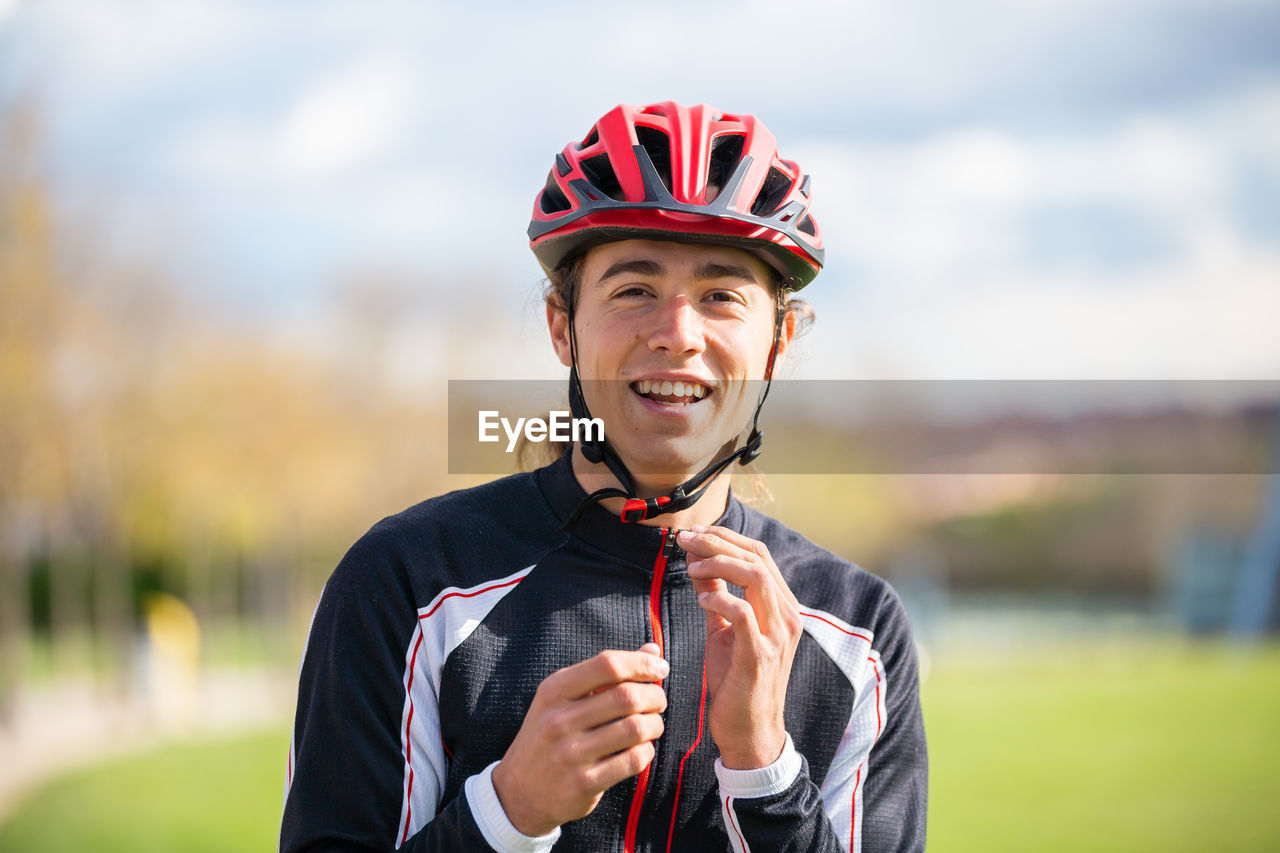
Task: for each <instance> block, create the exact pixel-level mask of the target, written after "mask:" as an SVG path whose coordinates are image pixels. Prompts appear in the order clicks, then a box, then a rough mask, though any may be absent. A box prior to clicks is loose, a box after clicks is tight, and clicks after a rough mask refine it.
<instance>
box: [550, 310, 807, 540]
mask: <svg viewBox="0 0 1280 853" xmlns="http://www.w3.org/2000/svg"><path fill="white" fill-rule="evenodd" d="M568 296H569V304H568V306H567V313H568V320H569V355H570V359H571V361H572V364H571V366H570V368H569V409H570V412H571V413H572V416H573V417H574V418H587V419H590V417H591V411H590V410H589V409H588V408H587V400H586V396H585V395H584V394H583V391H582V380H581V378H580V377H579V375H578V339H577V335H576V333H575V332H574V303H575V302H576V301H577V300H576V297H577V294H576V293H573V292H570V293H569V295H568ZM785 316H786V307H785V306H784V305H782V304H781V303H780V304H779V305H778V312H777V315H776V317H775V318H774V324H773V345H772V346H771V347H770V348H769V359H768V361H767V362H766V363H765V380H764V388H763V389H762V391H761V393H760V399H759V400H758V401H757V402H756V411H755V414H754V415H753V416H752V419H751V433H750V435H749V436H748V437H747V442H746V444H744V445H743V446H742V447H739V448H738V449H736V450H734V451H733V452H731V453H729V454H727V455H725V456H724V458H722V459H718V460H716V461H715V462H712V463H711V464H710V465H708V466H707V467H705V468H703V469H702V470H701V471H699V472H698V473H697V474H695V475H693V476H692V477H690V478H689V479H688V480H685V481H684V482H683V483H681V484H680V485H678V486H676V487H675V488H674V489H672V490H671V491H670V492H668V493H667V494H665V495H662V496H660V497H656V498H640V497H637V496H636V487H635V481H634V479H633V478H632V476H631V472H630V471H628V470H627V466H626V464H624V463H623V461H622V459H621V457H619V456H618V454H617V453H616V452H615V451H614V449H613V448H612V447H610V446H609V442H608V440H607V439H605V438H604V437H603V436H602V437H600V438H598V439H597V438H594V437H593V438H590V439H586V438H584V439H580V440H579V442H578V446H579V448H580V449H581V451H582V456H583V458H584V459H586V460H587V461H588V462H592V463H599V462H603V463H604V464H605V466H606V467H608V469H609V471H610V472H612V473H613V475H614V476H615V477H617V479H618V482H619V483H620V484H621V485H622V488H621V489H619V488H615V487H612V486H610V487H606V488H603V489H597V490H596V491H594V492H592V493H591V494H589V495H587V496H586V497H585V498H583V500H582V503H580V504H578V506H577V508H576V509H574V511H573V512H572V513H571V514H570V515H569V518H568V519H567V520H566V521H565V523H564V525H563V528H562V529H563V530H566V531H569V530H572V529H573V528H574V527H575V526H576V525H577V523H578V520H579V519H580V518H581V517H582V514H583V513H584V512H585V511H586V509H587V507H589V506H591V505H592V504H594V503H599V502H600V501H603V500H607V499H609V498H624V499H625V500H626V502H625V503H624V504H623V509H622V514H621V516H620V518H621V520H622V521H623V522H637V521H643V520H644V519H647V518H654V517H656V516H659V515H665V514H667V513H672V512H680V511H681V510H685V509H688V508H689V507H691V506H693V505H694V504H695V503H697V502H698V499H699V498H701V497H702V496H703V495H704V494H705V493H706V491H707V489H709V488H710V487H711V484H712V482H713V481H714V480H715V478H716V477H717V476H718V475H719V474H720V473H722V472H723V471H724V469H725V468H727V467H729V466H730V465H732V464H733V463H734V461H737V462H738V464H739V465H750V464H751V463H752V462H753V461H754V460H755V459H756V458H757V457H758V456H759V455H760V451H761V444H762V443H763V442H764V433H763V432H762V431H761V429H760V411H761V409H763V408H764V401H765V400H766V399H767V398H768V397H769V388H770V387H771V386H772V384H773V365H774V360H775V359H776V358H777V354H778V343H779V341H780V340H781V337H782V323H783V320H784V319H785ZM589 433H590V430H588V434H589Z"/></svg>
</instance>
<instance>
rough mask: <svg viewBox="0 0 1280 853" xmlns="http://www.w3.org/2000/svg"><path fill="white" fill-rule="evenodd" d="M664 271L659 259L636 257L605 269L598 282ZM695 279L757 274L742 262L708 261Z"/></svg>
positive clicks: (746, 277) (749, 277)
mask: <svg viewBox="0 0 1280 853" xmlns="http://www.w3.org/2000/svg"><path fill="white" fill-rule="evenodd" d="M663 272H664V270H663V267H662V264H660V263H658V262H657V261H651V260H645V259H636V260H630V261H618V262H617V263H616V264H613V265H612V266H610V267H609V268H608V269H607V270H605V273H604V275H602V276H601V277H600V279H599V280H598V281H597V282H596V284H597V285H600V284H604V283H605V282H606V281H608V280H609V279H611V278H613V277H615V276H621V275H644V276H660V275H662V274H663ZM693 278H694V280H695V281H710V280H714V279H718V278H737V279H742V280H743V281H750V282H755V281H757V279H756V276H755V274H754V273H753V272H751V270H750V269H749V268H747V267H745V266H742V265H741V264H719V263H706V264H703V265H702V266H700V267H698V268H697V269H696V270H694V271H693Z"/></svg>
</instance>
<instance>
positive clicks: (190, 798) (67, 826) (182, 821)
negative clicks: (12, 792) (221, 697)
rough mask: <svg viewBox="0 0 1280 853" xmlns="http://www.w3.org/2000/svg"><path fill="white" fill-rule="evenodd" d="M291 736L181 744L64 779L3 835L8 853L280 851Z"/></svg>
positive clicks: (0, 830) (0, 847) (0, 842)
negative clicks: (285, 775) (287, 758)
mask: <svg viewBox="0 0 1280 853" xmlns="http://www.w3.org/2000/svg"><path fill="white" fill-rule="evenodd" d="M288 748H289V735H288V733H287V732H284V731H271V732H265V733H257V734H253V735H247V736H245V735H242V736H240V737H237V738H234V739H230V740H202V741H197V742H191V743H175V744H171V745H167V746H162V747H160V748H157V749H155V750H154V751H150V752H147V753H145V754H142V755H138V756H134V757H131V758H128V759H122V760H117V761H112V762H109V763H106V764H102V765H97V766H93V767H89V768H85V769H83V770H79V771H76V772H74V773H71V774H68V775H66V776H63V777H61V778H59V779H57V780H55V781H53V782H51V783H50V784H49V785H47V786H46V787H44V788H43V789H41V790H40V791H38V792H36V794H35V795H34V796H32V797H31V798H29V799H28V800H27V801H26V802H25V804H24V805H23V806H21V807H20V808H19V809H18V811H17V812H16V813H14V814H13V815H12V816H11V819H10V820H9V821H8V822H7V823H6V824H5V825H4V826H2V827H0V851H4V853H58V851H68V853H69V851H86V850H91V851H95V853H110V851H120V853H125V851H128V853H227V852H228V851H240V850H246V851H269V850H274V849H275V847H276V836H277V833H278V832H279V827H280V805H281V796H282V795H283V792H284V771H285V759H286V756H287V754H288Z"/></svg>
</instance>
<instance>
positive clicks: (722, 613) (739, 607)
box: [698, 591, 760, 642]
mask: <svg viewBox="0 0 1280 853" xmlns="http://www.w3.org/2000/svg"><path fill="white" fill-rule="evenodd" d="M698 606H699V607H701V608H702V609H703V610H706V611H708V612H711V613H715V614H716V615H718V616H719V617H720V618H722V619H724V621H725V622H727V623H729V625H731V626H732V627H733V632H734V634H735V635H737V636H739V637H742V638H744V639H746V640H748V641H749V642H753V641H754V638H755V637H758V636H759V635H760V625H759V623H757V621H756V614H755V611H754V610H753V609H752V607H751V605H750V604H748V603H747V602H745V601H743V600H742V599H741V598H738V596H736V595H733V594H732V593H730V592H728V591H725V592H708V593H705V594H703V595H700V596H698Z"/></svg>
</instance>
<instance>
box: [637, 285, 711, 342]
mask: <svg viewBox="0 0 1280 853" xmlns="http://www.w3.org/2000/svg"><path fill="white" fill-rule="evenodd" d="M653 317H654V325H653V328H652V330H651V331H650V333H649V349H651V350H653V351H655V352H666V353H678V354H688V355H695V354H697V353H700V352H702V351H703V350H704V349H705V348H706V337H705V335H704V330H703V328H702V316H701V315H700V314H699V313H698V309H697V308H696V307H694V305H693V304H692V303H691V302H690V301H689V300H688V299H687V298H686V297H684V296H683V295H682V296H677V297H674V298H672V299H668V300H667V301H666V302H665V303H664V304H663V305H662V306H661V307H660V308H659V309H658V310H657V311H656V312H654V315H653Z"/></svg>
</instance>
